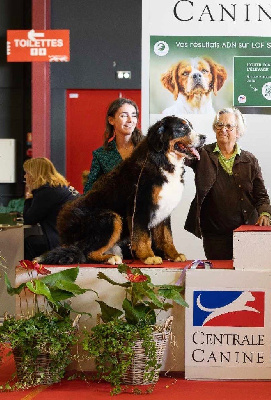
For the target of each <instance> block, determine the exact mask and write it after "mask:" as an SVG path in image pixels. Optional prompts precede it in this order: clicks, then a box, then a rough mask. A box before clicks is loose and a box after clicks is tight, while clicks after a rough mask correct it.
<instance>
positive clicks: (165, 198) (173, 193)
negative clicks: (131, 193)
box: [149, 168, 184, 228]
mask: <svg viewBox="0 0 271 400" xmlns="http://www.w3.org/2000/svg"><path fill="white" fill-rule="evenodd" d="M182 170H183V169H182V168H181V169H180V170H179V171H178V173H176V172H175V173H173V174H171V173H169V172H165V171H163V174H164V175H165V176H166V178H167V182H165V183H164V184H163V186H162V189H161V191H160V193H159V196H158V201H157V206H158V208H157V210H156V211H155V212H154V213H153V215H152V216H151V220H150V224H149V228H153V227H154V226H156V225H158V224H159V223H160V222H162V221H164V219H166V218H167V217H168V216H169V215H170V214H171V213H172V211H173V210H174V208H175V207H176V206H177V205H178V203H179V201H180V200H181V197H182V192H183V186H184V185H183V182H181V173H182Z"/></svg>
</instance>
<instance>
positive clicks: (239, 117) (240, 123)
mask: <svg viewBox="0 0 271 400" xmlns="http://www.w3.org/2000/svg"><path fill="white" fill-rule="evenodd" d="M222 114H234V115H235V119H236V124H237V130H238V133H239V137H241V136H243V134H244V132H245V129H246V124H245V120H244V117H243V114H242V113H241V111H239V110H238V108H235V107H228V108H222V109H221V110H219V111H218V112H217V114H216V116H215V119H214V122H213V130H215V124H216V123H217V121H218V120H219V117H220V115H222Z"/></svg>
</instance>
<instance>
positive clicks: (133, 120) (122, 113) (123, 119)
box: [108, 104, 137, 136]
mask: <svg viewBox="0 0 271 400" xmlns="http://www.w3.org/2000/svg"><path fill="white" fill-rule="evenodd" d="M108 122H109V123H110V124H111V125H113V127H114V131H115V133H116V135H124V136H126V135H132V133H133V131H134V129H135V127H136V124H137V112H136V109H135V107H134V106H132V105H131V104H123V106H121V107H120V108H119V109H118V111H117V112H116V113H115V115H114V117H109V118H108Z"/></svg>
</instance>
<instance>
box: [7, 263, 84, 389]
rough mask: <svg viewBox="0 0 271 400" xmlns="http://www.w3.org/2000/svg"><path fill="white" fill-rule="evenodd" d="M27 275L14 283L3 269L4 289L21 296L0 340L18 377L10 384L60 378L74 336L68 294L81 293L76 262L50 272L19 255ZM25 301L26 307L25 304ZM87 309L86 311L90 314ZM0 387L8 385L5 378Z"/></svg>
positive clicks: (17, 385)
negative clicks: (71, 265)
mask: <svg viewBox="0 0 271 400" xmlns="http://www.w3.org/2000/svg"><path fill="white" fill-rule="evenodd" d="M20 267H22V268H24V269H26V270H27V273H28V275H29V280H28V281H27V282H24V283H21V284H20V285H19V286H18V287H16V288H13V287H12V286H11V284H10V281H9V279H8V277H7V275H6V274H5V282H6V286H7V291H8V293H9V294H10V295H18V296H19V304H20V313H19V314H20V315H16V316H8V315H5V318H4V322H3V325H2V326H0V343H7V342H8V343H9V344H10V347H11V349H12V353H13V355H14V359H15V364H16V370H17V378H18V380H17V382H16V383H14V385H13V386H12V389H13V388H14V389H18V388H21V389H22V388H28V387H31V386H35V385H40V384H46V385H48V384H51V383H55V382H58V381H59V380H60V379H61V378H63V376H64V373H65V369H66V367H67V365H68V364H69V363H70V362H71V358H72V357H71V351H70V350H71V349H70V348H71V346H72V345H73V344H75V342H76V341H77V334H76V333H77V323H78V319H79V315H77V317H76V318H75V320H72V319H71V316H70V313H71V311H74V310H73V309H72V308H71V306H70V304H69V302H68V301H67V300H69V299H70V298H72V297H74V296H76V295H79V294H82V293H85V292H86V291H87V290H91V289H82V288H80V287H79V286H78V285H77V284H75V283H74V282H75V280H76V277H77V275H78V272H79V268H78V267H77V268H68V269H65V270H63V271H61V272H57V273H51V272H50V271H49V270H48V269H46V268H44V266H42V265H40V264H38V263H37V262H35V261H28V260H23V261H20ZM23 304H24V307H23ZM89 315H90V314H89ZM2 389H4V390H5V389H6V390H7V389H11V386H10V383H7V384H6V385H5V386H4V387H2Z"/></svg>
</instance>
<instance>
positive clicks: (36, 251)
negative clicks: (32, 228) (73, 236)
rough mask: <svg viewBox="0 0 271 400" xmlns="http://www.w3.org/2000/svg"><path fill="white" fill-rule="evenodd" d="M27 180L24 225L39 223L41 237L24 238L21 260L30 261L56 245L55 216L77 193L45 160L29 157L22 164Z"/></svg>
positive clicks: (49, 162)
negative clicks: (22, 257) (22, 258)
mask: <svg viewBox="0 0 271 400" xmlns="http://www.w3.org/2000/svg"><path fill="white" fill-rule="evenodd" d="M23 168H24V171H25V181H26V195H25V203H24V211H23V218H24V224H26V225H28V224H29V225H34V224H37V223H39V224H40V226H41V228H42V232H43V235H31V236H28V237H26V238H25V242H24V258H25V259H26V260H33V258H35V257H38V256H40V255H41V254H43V253H45V252H46V251H48V250H51V249H53V248H54V247H56V246H58V245H59V235H58V232H57V228H56V220H57V215H58V213H59V211H60V209H61V207H62V206H63V205H64V204H65V203H66V202H67V201H70V200H74V199H76V198H77V197H78V196H79V193H78V192H77V190H75V189H74V188H73V187H71V186H69V184H68V182H67V181H66V179H65V178H64V176H62V175H61V174H60V173H58V172H57V170H56V169H55V167H54V165H53V163H52V162H51V161H50V160H48V159H47V158H44V157H41V158H30V159H29V160H26V161H25V163H24V165H23Z"/></svg>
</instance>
